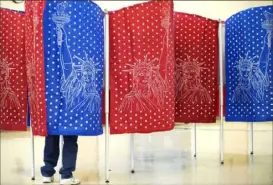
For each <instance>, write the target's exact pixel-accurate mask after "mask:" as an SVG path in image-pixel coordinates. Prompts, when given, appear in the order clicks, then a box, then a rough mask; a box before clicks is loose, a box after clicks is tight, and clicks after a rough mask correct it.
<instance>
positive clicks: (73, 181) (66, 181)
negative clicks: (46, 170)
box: [60, 177, 81, 185]
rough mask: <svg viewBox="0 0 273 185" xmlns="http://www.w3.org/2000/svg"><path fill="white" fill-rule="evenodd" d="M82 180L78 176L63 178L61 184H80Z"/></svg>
mask: <svg viewBox="0 0 273 185" xmlns="http://www.w3.org/2000/svg"><path fill="white" fill-rule="evenodd" d="M80 183H81V181H80V180H79V179H77V178H74V177H72V178H70V179H61V181H60V184H61V185H78V184H80Z"/></svg>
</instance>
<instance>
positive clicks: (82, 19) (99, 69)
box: [43, 0, 104, 136]
mask: <svg viewBox="0 0 273 185" xmlns="http://www.w3.org/2000/svg"><path fill="white" fill-rule="evenodd" d="M103 19H104V13H103V11H102V10H101V9H100V8H99V7H98V6H97V5H96V4H95V3H93V2H91V1H88V0H86V1H83V0H81V1H76V0H75V1H54V2H53V1H47V2H46V6H45V11H44V23H43V24H44V54H45V73H46V74H45V78H46V105H47V127H48V134H49V135H88V136H95V135H100V134H102V132H103V130H102V123H101V117H102V105H101V104H102V85H103V67H104V66H103V65H104V29H103Z"/></svg>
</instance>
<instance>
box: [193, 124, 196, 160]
mask: <svg viewBox="0 0 273 185" xmlns="http://www.w3.org/2000/svg"><path fill="white" fill-rule="evenodd" d="M193 137H194V154H193V157H196V153H197V152H196V151H197V139H196V123H194V124H193Z"/></svg>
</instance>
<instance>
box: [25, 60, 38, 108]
mask: <svg viewBox="0 0 273 185" xmlns="http://www.w3.org/2000/svg"><path fill="white" fill-rule="evenodd" d="M26 68H27V79H28V80H27V81H28V89H29V91H28V98H29V105H30V109H31V111H34V112H35V111H36V110H37V106H38V104H37V103H38V102H37V92H36V75H35V74H36V68H35V64H34V60H33V59H31V60H28V62H27V67H26Z"/></svg>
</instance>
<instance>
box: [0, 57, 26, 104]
mask: <svg viewBox="0 0 273 185" xmlns="http://www.w3.org/2000/svg"><path fill="white" fill-rule="evenodd" d="M0 58H1V59H2V60H1V61H0V90H1V91H0V108H1V109H2V108H6V107H9V106H11V107H12V108H20V107H21V105H20V102H19V100H18V98H17V96H16V94H15V93H14V91H13V90H12V89H11V86H10V71H11V70H12V69H13V68H11V67H10V65H12V63H8V62H7V57H6V58H2V57H0Z"/></svg>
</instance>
